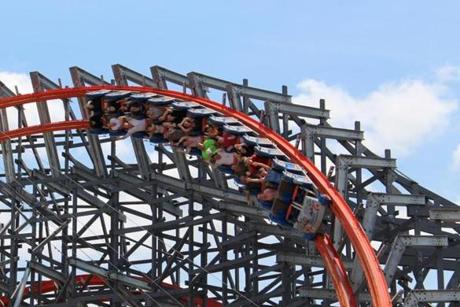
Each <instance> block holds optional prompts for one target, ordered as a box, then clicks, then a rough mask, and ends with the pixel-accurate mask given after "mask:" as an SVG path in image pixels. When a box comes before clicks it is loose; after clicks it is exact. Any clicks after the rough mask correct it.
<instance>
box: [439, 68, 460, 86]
mask: <svg viewBox="0 0 460 307" xmlns="http://www.w3.org/2000/svg"><path fill="white" fill-rule="evenodd" d="M436 77H437V79H438V80H440V81H443V82H449V81H460V67H458V66H453V65H445V66H442V67H441V68H439V69H438V70H437V71H436Z"/></svg>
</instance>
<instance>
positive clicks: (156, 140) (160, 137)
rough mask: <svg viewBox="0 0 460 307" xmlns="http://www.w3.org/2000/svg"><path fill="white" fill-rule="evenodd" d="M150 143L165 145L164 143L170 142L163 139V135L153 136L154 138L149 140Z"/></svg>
mask: <svg viewBox="0 0 460 307" xmlns="http://www.w3.org/2000/svg"><path fill="white" fill-rule="evenodd" d="M149 141H150V142H152V143H155V144H163V143H167V142H168V140H167V139H165V138H164V137H163V134H161V133H158V134H154V135H152V136H151V137H150V138H149Z"/></svg>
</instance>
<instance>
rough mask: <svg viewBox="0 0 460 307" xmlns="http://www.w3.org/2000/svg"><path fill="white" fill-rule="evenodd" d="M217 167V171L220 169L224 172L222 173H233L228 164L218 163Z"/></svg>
mask: <svg viewBox="0 0 460 307" xmlns="http://www.w3.org/2000/svg"><path fill="white" fill-rule="evenodd" d="M217 169H218V170H219V171H221V172H222V173H224V174H230V175H232V174H233V170H232V167H231V166H230V165H219V166H218V167H217Z"/></svg>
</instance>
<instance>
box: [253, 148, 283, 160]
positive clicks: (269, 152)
mask: <svg viewBox="0 0 460 307" xmlns="http://www.w3.org/2000/svg"><path fill="white" fill-rule="evenodd" d="M255 151H256V155H258V156H259V157H263V158H271V159H274V158H286V155H285V154H284V153H283V152H282V151H281V150H279V149H278V148H269V147H262V146H256V147H255Z"/></svg>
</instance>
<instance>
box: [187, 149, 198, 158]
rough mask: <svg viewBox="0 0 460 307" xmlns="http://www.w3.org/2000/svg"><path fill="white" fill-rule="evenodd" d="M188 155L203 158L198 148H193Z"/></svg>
mask: <svg viewBox="0 0 460 307" xmlns="http://www.w3.org/2000/svg"><path fill="white" fill-rule="evenodd" d="M188 154H189V155H191V156H201V150H199V149H198V148H192V149H191V150H190V152H189V153H188Z"/></svg>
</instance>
